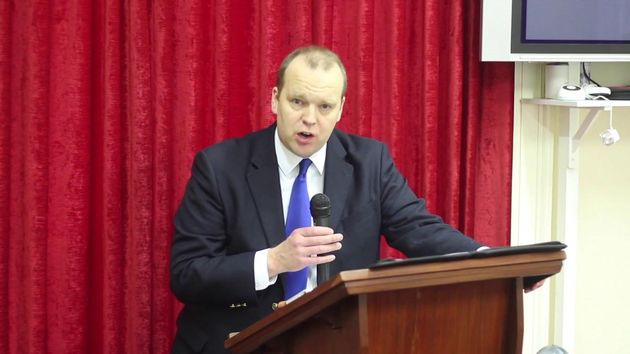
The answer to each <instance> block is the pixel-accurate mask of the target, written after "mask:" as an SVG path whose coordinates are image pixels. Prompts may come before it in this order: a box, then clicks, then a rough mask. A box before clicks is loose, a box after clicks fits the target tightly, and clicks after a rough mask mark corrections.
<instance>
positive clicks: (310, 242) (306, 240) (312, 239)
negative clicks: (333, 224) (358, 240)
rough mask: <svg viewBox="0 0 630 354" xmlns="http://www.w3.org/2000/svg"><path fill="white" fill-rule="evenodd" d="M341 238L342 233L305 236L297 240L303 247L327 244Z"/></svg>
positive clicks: (338, 240)
mask: <svg viewBox="0 0 630 354" xmlns="http://www.w3.org/2000/svg"><path fill="white" fill-rule="evenodd" d="M342 240H343V235H342V234H330V235H324V236H307V237H303V238H301V239H300V240H299V241H298V242H299V243H300V245H302V246H304V247H310V246H319V245H329V244H333V243H337V242H341V241H342Z"/></svg>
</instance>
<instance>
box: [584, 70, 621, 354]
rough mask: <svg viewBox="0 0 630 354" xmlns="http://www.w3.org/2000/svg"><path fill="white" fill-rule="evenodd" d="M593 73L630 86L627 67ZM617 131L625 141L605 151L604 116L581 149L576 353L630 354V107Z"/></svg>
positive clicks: (616, 115) (617, 121)
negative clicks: (603, 138) (602, 140)
mask: <svg viewBox="0 0 630 354" xmlns="http://www.w3.org/2000/svg"><path fill="white" fill-rule="evenodd" d="M592 74H593V76H595V77H599V78H600V79H601V80H602V81H603V82H600V84H602V85H604V84H611V83H614V82H620V81H621V82H624V81H625V83H627V84H630V68H628V65H627V64H626V65H625V68H624V66H623V65H621V66H620V65H610V66H609V67H605V66H602V67H593V68H592ZM594 79H595V80H596V81H598V80H597V79H596V78H594ZM613 126H614V127H615V128H616V129H617V130H618V131H619V133H620V135H621V140H620V141H619V142H617V143H616V144H614V145H611V146H604V145H603V144H601V141H600V138H599V133H600V132H602V131H604V130H605V129H607V128H608V117H607V115H606V114H605V113H601V114H600V116H598V118H597V121H596V122H595V124H594V125H593V126H592V127H591V129H590V131H589V132H588V133H587V135H586V136H585V137H584V140H583V142H582V144H583V145H582V146H581V148H580V164H579V176H580V180H579V199H578V200H579V206H578V240H579V242H578V250H577V253H578V263H577V276H578V277H577V297H576V307H577V308H576V326H575V330H576V336H575V338H576V341H575V343H576V344H575V348H576V350H575V354H589V353H630V344H629V343H628V340H629V339H630V338H629V336H630V304H628V300H630V281H629V279H630V108H616V109H614V110H613Z"/></svg>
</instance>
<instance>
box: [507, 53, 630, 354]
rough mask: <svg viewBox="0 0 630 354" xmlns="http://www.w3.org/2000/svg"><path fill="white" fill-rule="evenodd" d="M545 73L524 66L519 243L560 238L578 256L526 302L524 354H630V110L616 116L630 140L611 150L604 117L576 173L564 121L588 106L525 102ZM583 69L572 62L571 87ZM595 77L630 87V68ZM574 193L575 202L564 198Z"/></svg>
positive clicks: (515, 223) (596, 71)
mask: <svg viewBox="0 0 630 354" xmlns="http://www.w3.org/2000/svg"><path fill="white" fill-rule="evenodd" d="M543 69H544V66H543V64H534V63H517V65H516V73H515V74H516V75H515V77H516V82H515V106H514V107H515V110H514V112H515V117H514V118H515V129H514V134H515V135H514V166H513V167H514V180H513V205H512V209H513V212H512V243H513V244H525V243H533V242H541V241H546V240H552V239H558V240H560V241H564V242H565V243H567V244H568V246H569V249H567V256H568V257H569V258H568V259H567V261H566V262H565V269H564V270H563V272H562V273H561V274H560V275H559V276H556V277H554V278H553V279H552V280H551V281H549V282H547V284H546V285H545V287H544V288H542V289H540V290H537V291H536V292H534V293H530V294H527V295H526V296H525V337H524V343H523V353H528V354H529V353H536V351H537V350H538V349H539V348H541V347H542V346H544V345H546V344H550V343H556V344H560V345H563V346H565V347H566V348H567V349H570V353H571V354H591V353H598V354H599V353H630V348H629V345H628V344H627V343H626V340H624V339H626V338H627V337H628V335H630V324H629V323H630V310H629V309H630V306H628V305H627V304H626V299H627V298H630V281H627V280H626V278H628V276H627V275H626V273H629V272H630V108H615V109H614V110H613V117H614V121H613V123H614V124H613V125H614V127H615V128H616V129H617V130H618V131H619V132H620V134H621V136H622V137H621V141H619V142H618V143H617V144H615V145H613V146H609V147H606V146H604V145H602V144H601V140H600V138H599V133H600V132H601V131H603V130H604V129H606V128H608V116H607V113H606V112H601V113H599V114H598V115H597V118H596V120H595V123H594V124H593V126H591V128H590V130H589V131H588V133H587V134H586V135H585V136H584V137H583V139H582V140H581V143H580V148H579V151H578V154H577V164H576V165H575V168H566V166H563V164H562V163H561V161H562V160H563V159H565V158H566V152H564V150H563V148H562V144H563V143H562V139H564V138H563V134H564V136H566V133H563V131H564V132H565V131H566V126H564V127H563V124H566V123H567V122H569V121H571V120H573V119H576V120H577V118H578V117H582V119H583V118H584V117H585V116H586V114H587V113H588V109H571V110H570V109H568V108H562V107H542V106H537V105H531V104H522V103H521V98H535V97H540V93H541V92H543V88H542V83H543V82H544V78H543V72H544V70H543ZM577 69H578V66H577V64H572V67H571V80H572V82H571V83H576V84H577V83H578V82H579V79H578V71H577ZM591 70H592V71H591V74H592V76H593V78H594V79H595V80H596V81H600V84H602V85H609V84H627V85H630V63H614V64H611V63H593V64H592V67H591ZM569 111H571V112H572V113H570V112H569ZM573 129H576V127H573ZM573 133H574V132H573ZM564 141H566V139H565V140H564ZM563 154H564V156H563ZM566 181H569V182H571V183H575V184H574V185H567V184H566V183H565V182H566ZM570 191H574V192H575V195H574V197H575V198H573V197H568V198H567V196H566V195H565V194H563V193H564V192H567V193H569V192H570ZM626 205H629V206H626ZM576 208H577V211H576ZM567 215H569V218H566V216H567ZM565 220H568V221H567V222H564V224H563V221H565ZM567 235H568V238H567ZM567 284H569V286H568V287H567ZM567 289H569V290H570V291H569V294H570V295H569V296H567V292H566V290H567ZM565 299H569V301H564V300H565ZM563 322H564V323H563Z"/></svg>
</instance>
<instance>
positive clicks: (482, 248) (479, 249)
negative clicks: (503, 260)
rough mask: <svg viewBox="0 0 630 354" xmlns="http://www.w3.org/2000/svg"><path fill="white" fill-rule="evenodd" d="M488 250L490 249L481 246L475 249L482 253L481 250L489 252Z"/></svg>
mask: <svg viewBox="0 0 630 354" xmlns="http://www.w3.org/2000/svg"><path fill="white" fill-rule="evenodd" d="M489 249H490V247H488V246H481V247H479V248H477V251H483V250H489Z"/></svg>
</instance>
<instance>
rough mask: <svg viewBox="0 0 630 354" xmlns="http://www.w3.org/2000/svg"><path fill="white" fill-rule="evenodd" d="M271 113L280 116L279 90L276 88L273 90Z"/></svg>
mask: <svg viewBox="0 0 630 354" xmlns="http://www.w3.org/2000/svg"><path fill="white" fill-rule="evenodd" d="M271 112H273V114H278V88H277V87H274V88H273V89H272V90H271Z"/></svg>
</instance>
